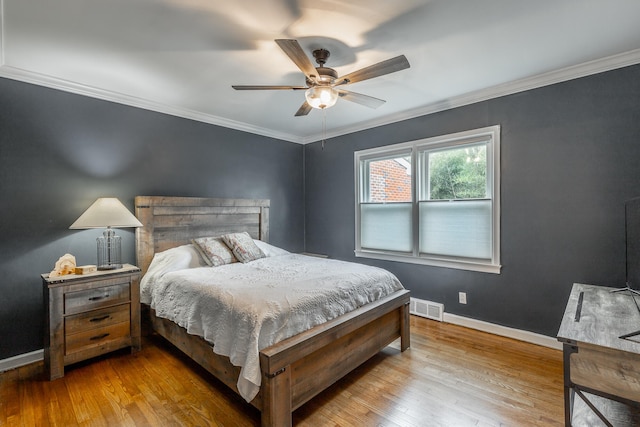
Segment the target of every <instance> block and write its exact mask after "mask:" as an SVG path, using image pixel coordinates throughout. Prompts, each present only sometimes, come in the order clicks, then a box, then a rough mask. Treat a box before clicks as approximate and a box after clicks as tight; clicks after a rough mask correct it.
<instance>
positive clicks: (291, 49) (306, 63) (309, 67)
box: [276, 39, 318, 81]
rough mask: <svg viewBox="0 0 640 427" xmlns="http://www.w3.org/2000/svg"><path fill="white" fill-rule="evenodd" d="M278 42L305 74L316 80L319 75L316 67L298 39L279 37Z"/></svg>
mask: <svg viewBox="0 0 640 427" xmlns="http://www.w3.org/2000/svg"><path fill="white" fill-rule="evenodd" d="M276 43H278V46H280V49H282V50H284V53H286V54H287V55H288V56H289V58H291V60H292V61H293V62H294V63H295V64H296V65H297V66H298V68H300V70H301V71H302V72H303V73H304V75H305V76H307V77H309V78H310V79H311V80H314V81H315V79H316V77H317V75H318V72H317V71H316V67H314V66H313V64H312V63H311V60H310V59H309V57H308V56H307V54H306V53H304V50H302V47H301V46H300V43H298V40H289V39H277V40H276Z"/></svg>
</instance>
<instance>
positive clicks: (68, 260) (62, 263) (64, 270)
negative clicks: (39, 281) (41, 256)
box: [49, 254, 76, 277]
mask: <svg viewBox="0 0 640 427" xmlns="http://www.w3.org/2000/svg"><path fill="white" fill-rule="evenodd" d="M75 272H76V257H74V256H73V255H71V254H64V255H62V256H61V257H60V258H59V259H58V261H56V265H55V266H54V267H53V271H52V272H51V273H49V277H59V276H66V275H67V274H75Z"/></svg>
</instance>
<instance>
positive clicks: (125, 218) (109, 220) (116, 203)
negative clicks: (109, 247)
mask: <svg viewBox="0 0 640 427" xmlns="http://www.w3.org/2000/svg"><path fill="white" fill-rule="evenodd" d="M105 227H113V228H125V227H142V223H141V222H140V221H138V218H136V217H135V216H134V215H133V214H132V213H131V212H129V210H128V209H127V208H126V206H125V205H123V204H122V202H120V200H118V199H116V198H115V197H101V198H99V199H98V200H96V201H95V202H93V204H92V205H91V206H89V209H87V210H86V211H84V213H83V214H82V215H80V218H78V219H77V220H76V222H74V223H73V224H71V227H69V228H70V229H72V230H73V229H85V228H105Z"/></svg>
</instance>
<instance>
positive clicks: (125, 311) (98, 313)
mask: <svg viewBox="0 0 640 427" xmlns="http://www.w3.org/2000/svg"><path fill="white" fill-rule="evenodd" d="M130 309H131V308H130V305H129V304H122V305H117V306H115V307H108V308H103V309H101V310H94V311H90V312H87V313H81V314H74V315H72V316H68V317H67V318H65V320H64V332H65V334H66V335H69V334H77V333H78V332H82V331H89V330H92V329H97V328H102V327H104V326H108V325H113V324H115V323H121V322H126V321H128V320H129V316H130V315H131V314H130V312H129V311H130Z"/></svg>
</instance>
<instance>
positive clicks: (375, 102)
mask: <svg viewBox="0 0 640 427" xmlns="http://www.w3.org/2000/svg"><path fill="white" fill-rule="evenodd" d="M337 91H338V95H339V96H340V98H342V99H344V100H346V101H351V102H355V103H356V104H360V105H364V106H365V107H369V108H378V107H380V106H382V105H383V104H384V103H385V102H387V101H385V100H384V99H379V98H374V97H373V96H369V95H363V94H361V93H357V92H351V91H349V90H342V89H337Z"/></svg>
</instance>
